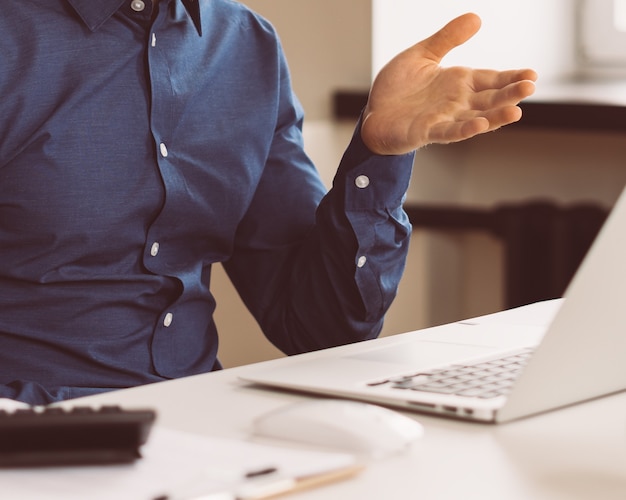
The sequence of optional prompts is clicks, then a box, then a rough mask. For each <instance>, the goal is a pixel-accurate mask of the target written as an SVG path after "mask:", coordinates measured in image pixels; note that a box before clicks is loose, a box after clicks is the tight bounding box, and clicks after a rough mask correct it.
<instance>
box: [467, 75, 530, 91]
mask: <svg viewBox="0 0 626 500" xmlns="http://www.w3.org/2000/svg"><path fill="white" fill-rule="evenodd" d="M472 72H473V75H472V80H473V86H474V90H476V91H481V90H490V89H502V88H505V87H507V86H509V85H511V84H514V83H518V82H529V83H530V84H532V82H534V81H536V80H537V73H536V72H535V71H534V70H532V69H512V70H508V71H496V70H490V69H476V70H472ZM526 88H527V89H533V90H534V86H531V85H527V86H526ZM531 93H532V92H531Z"/></svg>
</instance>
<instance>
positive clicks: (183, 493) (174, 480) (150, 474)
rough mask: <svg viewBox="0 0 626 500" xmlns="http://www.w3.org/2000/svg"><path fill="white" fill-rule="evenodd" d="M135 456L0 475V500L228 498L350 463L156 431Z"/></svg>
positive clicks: (335, 456)
mask: <svg viewBox="0 0 626 500" xmlns="http://www.w3.org/2000/svg"><path fill="white" fill-rule="evenodd" d="M142 455H143V458H141V459H139V460H137V462H135V463H133V464H129V465H105V466H85V467H47V468H28V469H0V499H3V500H4V499H6V500H74V499H75V500H85V499H89V500H112V499H115V500H143V499H145V500H152V499H155V498H158V497H160V496H168V498H169V499H176V500H178V499H179V498H181V499H185V498H191V497H193V496H194V495H197V494H208V493H211V492H221V491H223V492H232V491H235V490H236V489H237V488H238V486H241V485H245V484H250V483H251V481H254V482H256V483H257V484H262V483H263V482H265V483H266V484H268V483H271V482H272V481H275V480H279V479H281V478H284V479H289V478H294V477H302V476H309V475H316V474H323V473H325V472H329V471H333V470H336V469H342V468H344V467H350V466H351V465H354V464H355V463H356V459H355V457H354V456H352V455H349V454H343V453H326V452H318V451H309V450H301V449H292V448H283V447H277V446H268V445H263V444H258V443H253V442H249V441H244V440H236V439H223V438H214V437H204V436H196V435H193V434H188V433H183V432H179V431H174V430H169V429H163V428H159V427H155V428H154V429H153V431H152V434H151V436H150V438H149V440H148V443H147V445H146V446H144V448H143V449H142ZM268 468H271V469H276V472H274V473H271V474H265V475H262V476H259V477H257V478H255V479H252V480H247V479H245V476H246V474H248V473H251V472H252V473H254V472H257V471H262V470H264V469H268ZM254 482H253V483H252V484H253V485H254V484H255V483H254ZM229 497H230V495H225V496H224V497H223V498H229ZM215 498H216V499H217V498H219V497H217V496H216V497H215Z"/></svg>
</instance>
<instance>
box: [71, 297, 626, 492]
mask: <svg viewBox="0 0 626 500" xmlns="http://www.w3.org/2000/svg"><path fill="white" fill-rule="evenodd" d="M546 304H547V305H546ZM555 307H557V302H554V303H543V304H539V305H535V306H529V307H526V308H522V309H520V310H515V311H511V312H505V313H498V314H496V315H493V316H488V317H484V319H485V320H486V321H500V320H505V319H506V320H507V321H508V320H510V319H511V318H514V319H515V321H516V322H517V321H520V322H529V323H534V324H537V323H539V324H541V323H545V322H546V321H548V320H549V318H550V317H551V314H552V313H553V311H554V308H555ZM343 348H344V349H345V348H346V347H345V346H344V347H343ZM347 348H356V346H348V347H347ZM312 355H315V356H319V355H324V354H323V351H322V352H318V353H312ZM307 356H308V355H307ZM292 359H293V358H292ZM285 361H286V360H285V359H282V360H274V361H269V362H266V363H281V362H285ZM245 368H246V367H239V368H233V369H229V370H224V371H222V372H216V373H211V374H206V375H199V376H194V377H189V378H185V379H180V380H175V381H170V382H162V383H158V384H153V385H149V386H144V387H138V388H134V389H128V390H123V391H116V392H112V393H108V394H104V395H99V396H95V397H90V398H84V399H82V400H75V401H74V402H72V403H73V404H77V401H80V402H82V403H91V404H100V403H108V404H110V403H117V404H121V405H124V406H145V405H147V406H150V407H154V408H156V409H157V410H158V413H159V421H158V424H159V425H162V426H165V427H170V428H176V429H182V430H186V431H190V432H193V433H197V434H205V435H215V436H227V437H237V438H246V437H247V436H248V426H249V424H250V422H251V421H252V419H253V418H254V417H256V416H257V415H260V414H261V413H263V412H266V411H269V410H271V409H273V408H276V407H278V406H280V405H283V404H286V403H289V402H292V401H297V400H300V399H303V398H305V396H302V395H295V394H288V393H283V392H276V391H271V390H267V389H261V388H258V387H253V386H249V385H247V384H245V383H243V382H240V381H239V380H238V373H241V370H244V369H245ZM406 414H409V413H406ZM411 415H412V416H413V417H414V418H416V419H417V420H419V421H420V422H421V423H422V424H423V425H424V427H425V435H424V437H423V438H422V439H421V440H420V441H419V442H418V443H417V444H416V446H415V447H414V448H413V449H411V450H410V451H409V452H408V453H406V454H403V455H399V456H395V457H392V458H387V459H384V460H379V461H376V462H372V463H370V464H369V465H368V467H367V468H366V469H365V471H364V472H362V473H361V474H359V475H358V476H356V477H355V478H352V479H349V480H346V481H342V482H339V483H335V484H332V485H327V486H323V487H320V488H316V489H313V490H309V491H305V492H301V493H297V494H292V495H289V496H288V497H287V498H293V499H294V500H296V499H297V500H313V499H324V500H348V499H359V500H364V499H376V500H381V499H385V500H390V499H403V500H408V499H424V500H439V499H442V500H444V499H445V500H456V499H464V500H470V499H481V500H492V499H493V500H543V499H549V500H583V499H584V500H612V499H616V500H625V499H626V393H625V392H622V393H620V394H617V395H613V396H609V397H605V398H601V399H598V400H595V401H591V402H587V403H584V404H579V405H576V406H572V407H569V408H565V409H561V410H558V411H553V412H550V413H546V414H543V415H540V416H535V417H530V418H527V419H523V420H519V421H516V422H512V423H508V424H503V425H499V426H494V425H489V424H473V423H467V422H460V421H454V420H448V419H444V418H437V417H428V416H424V415H418V414H411Z"/></svg>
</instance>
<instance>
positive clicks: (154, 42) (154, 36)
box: [151, 33, 156, 47]
mask: <svg viewBox="0 0 626 500" xmlns="http://www.w3.org/2000/svg"><path fill="white" fill-rule="evenodd" d="M151 45H152V46H153V47H156V34H155V33H152V42H151Z"/></svg>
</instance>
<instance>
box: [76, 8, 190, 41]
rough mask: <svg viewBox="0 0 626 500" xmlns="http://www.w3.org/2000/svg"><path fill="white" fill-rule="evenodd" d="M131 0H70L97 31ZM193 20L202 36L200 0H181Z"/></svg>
mask: <svg viewBox="0 0 626 500" xmlns="http://www.w3.org/2000/svg"><path fill="white" fill-rule="evenodd" d="M127 1H129V0H98V1H94V0H68V2H69V3H70V4H71V5H72V7H74V10H75V11H76V12H77V13H78V15H79V16H80V18H81V19H82V20H83V22H84V23H85V24H86V25H87V27H88V28H89V29H90V30H91V31H96V30H97V29H98V28H99V27H100V26H102V25H103V24H104V22H105V21H106V20H107V19H109V18H110V17H111V16H112V15H113V14H114V13H115V12H116V11H117V10H118V9H119V8H120V7H121V6H122V5H123V4H124V2H127ZM181 1H182V4H183V5H184V6H185V9H186V10H187V13H188V14H189V17H191V20H192V21H193V24H194V26H195V27H196V30H197V31H198V35H200V36H202V24H201V23H200V0H181Z"/></svg>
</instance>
